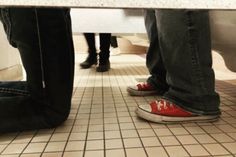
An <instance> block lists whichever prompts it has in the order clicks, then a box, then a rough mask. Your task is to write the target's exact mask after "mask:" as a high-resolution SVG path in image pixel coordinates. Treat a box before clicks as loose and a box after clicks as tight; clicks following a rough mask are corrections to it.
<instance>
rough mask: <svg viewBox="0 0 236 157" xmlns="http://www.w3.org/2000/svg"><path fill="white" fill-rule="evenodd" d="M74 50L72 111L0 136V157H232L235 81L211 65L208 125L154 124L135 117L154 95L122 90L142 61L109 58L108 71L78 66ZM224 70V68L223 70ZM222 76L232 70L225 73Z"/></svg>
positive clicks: (142, 73) (235, 148)
mask: <svg viewBox="0 0 236 157" xmlns="http://www.w3.org/2000/svg"><path fill="white" fill-rule="evenodd" d="M85 57H86V54H76V76H75V88H74V96H73V105H72V110H71V113H70V116H69V119H68V120H67V121H66V122H65V124H63V125H62V126H60V127H58V128H55V129H49V130H39V131H30V132H22V133H13V134H7V135H1V136H0V157H19V156H20V157H62V156H63V157H147V156H149V157H168V156H169V157H177V156H180V157H184V156H218V157H220V156H224V157H232V156H236V90H235V89H236V81H235V80H230V81H229V80H225V78H224V77H222V75H221V74H222V69H216V76H217V79H220V80H218V81H217V83H216V84H217V85H216V87H217V91H218V92H219V93H220V95H221V109H222V116H221V119H220V120H219V121H218V122H214V123H186V124H175V125H162V124H154V123H149V122H146V121H143V120H141V119H138V118H137V117H136V115H135V113H134V109H135V108H136V106H137V105H138V104H142V103H147V102H149V101H150V100H152V99H154V98H155V97H154V96H150V97H131V96H129V95H128V94H127V92H126V87H127V86H128V85H134V84H136V79H137V78H138V79H141V80H142V79H143V78H146V77H147V75H148V71H147V69H146V67H145V59H144V58H143V57H140V56H138V55H118V56H111V67H112V69H111V70H110V71H109V72H105V73H97V72H96V71H95V68H91V69H87V70H83V69H80V68H79V66H78V63H79V62H81V61H83V59H84V58H85ZM224 71H225V70H224ZM226 72H227V74H226V75H224V76H227V79H228V78H229V76H230V78H232V79H234V78H235V76H236V75H235V74H233V73H229V72H228V71H226Z"/></svg>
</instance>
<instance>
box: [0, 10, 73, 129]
mask: <svg viewBox="0 0 236 157" xmlns="http://www.w3.org/2000/svg"><path fill="white" fill-rule="evenodd" d="M0 11H1V17H2V18H1V20H2V21H3V23H4V25H5V29H6V32H7V34H8V35H10V36H9V40H10V42H11V43H13V45H14V46H16V47H17V48H18V49H19V51H20V54H21V59H22V63H23V66H24V68H25V70H26V75H27V81H26V82H0V117H1V118H0V124H1V125H0V133H3V132H11V131H24V130H32V129H41V128H51V127H55V126H57V125H59V124H61V123H62V122H63V121H65V120H66V119H67V117H68V115H69V112H70V106H71V97H72V91H73V78H74V48H73V42H72V32H71V20H70V14H69V10H68V9H51V8H48V9H38V8H9V9H8V8H5V9H1V10H0Z"/></svg>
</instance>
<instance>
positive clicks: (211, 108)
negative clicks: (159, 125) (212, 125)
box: [145, 10, 220, 115]
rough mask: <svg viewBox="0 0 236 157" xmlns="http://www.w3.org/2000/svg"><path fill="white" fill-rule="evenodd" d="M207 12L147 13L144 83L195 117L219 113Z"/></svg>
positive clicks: (166, 11)
mask: <svg viewBox="0 0 236 157" xmlns="http://www.w3.org/2000/svg"><path fill="white" fill-rule="evenodd" d="M208 16H209V15H208V11H198V10H196V11H191V10H147V11H146V12H145V24H146V29H147V33H148V37H149V40H150V47H149V50H148V53H147V62H146V64H147V67H148V69H149V72H150V74H151V77H149V78H148V82H149V83H151V84H152V85H154V86H155V87H156V88H157V89H161V90H165V93H164V95H163V97H164V98H165V99H167V100H170V101H172V102H174V103H176V104H177V105H179V106H181V107H182V108H184V109H186V110H188V111H191V112H194V113H199V114H206V115H211V114H213V115H215V114H220V110H219V104H220V100H219V95H218V94H217V93H216V92H215V76H214V71H213V69H212V56H211V39H210V28H209V17H208Z"/></svg>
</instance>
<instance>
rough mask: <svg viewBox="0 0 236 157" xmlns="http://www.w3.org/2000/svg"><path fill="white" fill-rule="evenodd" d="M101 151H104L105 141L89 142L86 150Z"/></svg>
mask: <svg viewBox="0 0 236 157" xmlns="http://www.w3.org/2000/svg"><path fill="white" fill-rule="evenodd" d="M101 149H104V141H103V140H92V141H87V144H86V150H101Z"/></svg>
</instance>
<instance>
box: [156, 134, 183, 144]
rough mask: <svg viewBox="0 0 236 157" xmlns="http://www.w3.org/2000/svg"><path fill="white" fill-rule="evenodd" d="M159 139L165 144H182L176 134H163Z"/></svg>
mask: <svg viewBox="0 0 236 157" xmlns="http://www.w3.org/2000/svg"><path fill="white" fill-rule="evenodd" d="M159 139H160V141H161V143H162V144H163V145H164V146H174V145H180V143H179V142H178V140H177V139H176V138H175V137H174V136H163V137H159Z"/></svg>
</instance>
